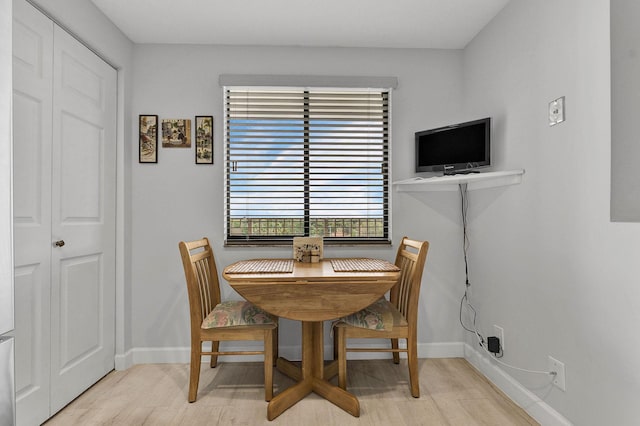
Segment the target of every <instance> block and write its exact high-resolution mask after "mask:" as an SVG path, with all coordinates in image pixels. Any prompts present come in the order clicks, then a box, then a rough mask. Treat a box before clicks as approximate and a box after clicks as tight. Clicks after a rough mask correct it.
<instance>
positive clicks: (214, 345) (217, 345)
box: [211, 341, 220, 368]
mask: <svg viewBox="0 0 640 426" xmlns="http://www.w3.org/2000/svg"><path fill="white" fill-rule="evenodd" d="M219 350H220V342H216V341H212V342H211V352H218V351H219ZM217 365H218V355H211V368H216V366H217Z"/></svg>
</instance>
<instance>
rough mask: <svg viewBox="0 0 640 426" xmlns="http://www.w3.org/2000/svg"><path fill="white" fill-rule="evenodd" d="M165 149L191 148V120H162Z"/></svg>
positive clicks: (163, 145)
mask: <svg viewBox="0 0 640 426" xmlns="http://www.w3.org/2000/svg"><path fill="white" fill-rule="evenodd" d="M162 147H163V148H191V120H189V119H185V118H178V119H163V120H162Z"/></svg>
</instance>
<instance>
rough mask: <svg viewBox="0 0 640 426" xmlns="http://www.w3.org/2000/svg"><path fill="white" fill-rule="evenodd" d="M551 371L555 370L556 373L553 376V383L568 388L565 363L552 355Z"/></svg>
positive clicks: (564, 389)
mask: <svg viewBox="0 0 640 426" xmlns="http://www.w3.org/2000/svg"><path fill="white" fill-rule="evenodd" d="M549 371H555V372H556V375H555V376H554V377H553V384H554V385H556V386H557V387H559V388H560V389H562V390H563V391H566V390H567V387H566V382H565V379H566V377H565V373H564V363H563V362H560V361H558V360H557V359H555V358H554V357H552V356H549Z"/></svg>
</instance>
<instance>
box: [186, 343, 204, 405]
mask: <svg viewBox="0 0 640 426" xmlns="http://www.w3.org/2000/svg"><path fill="white" fill-rule="evenodd" d="M201 353H202V342H200V341H197V342H191V363H190V365H189V397H188V400H189V402H195V400H196V398H197V397H198V382H199V381H200V358H201V357H202V355H201Z"/></svg>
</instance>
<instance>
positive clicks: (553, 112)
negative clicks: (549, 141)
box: [549, 96, 564, 126]
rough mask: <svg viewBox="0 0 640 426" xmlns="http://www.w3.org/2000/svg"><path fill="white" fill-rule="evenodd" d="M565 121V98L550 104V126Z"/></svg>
mask: <svg viewBox="0 0 640 426" xmlns="http://www.w3.org/2000/svg"><path fill="white" fill-rule="evenodd" d="M563 121H564V96H563V97H561V98H558V99H556V100H554V101H551V102H549V126H555V125H556V124H558V123H562V122H563Z"/></svg>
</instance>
